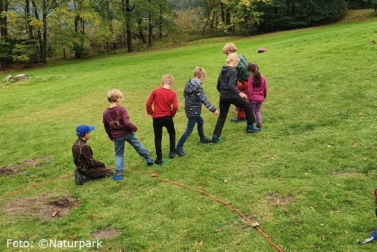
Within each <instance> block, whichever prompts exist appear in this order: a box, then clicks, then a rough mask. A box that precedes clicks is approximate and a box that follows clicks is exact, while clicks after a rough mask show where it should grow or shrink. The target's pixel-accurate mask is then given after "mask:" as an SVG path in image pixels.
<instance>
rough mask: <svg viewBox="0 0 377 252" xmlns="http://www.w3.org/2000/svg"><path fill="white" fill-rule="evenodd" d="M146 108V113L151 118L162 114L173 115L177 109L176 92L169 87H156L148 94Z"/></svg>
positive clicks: (162, 115)
mask: <svg viewBox="0 0 377 252" xmlns="http://www.w3.org/2000/svg"><path fill="white" fill-rule="evenodd" d="M152 104H153V108H152ZM146 108H147V113H148V115H151V116H152V117H153V118H159V117H164V116H171V117H174V116H175V113H176V112H177V110H178V100H177V94H176V93H175V92H174V91H173V90H171V89H165V88H162V87H159V88H156V89H154V90H153V91H152V93H151V95H150V96H149V99H148V101H147V103H146Z"/></svg>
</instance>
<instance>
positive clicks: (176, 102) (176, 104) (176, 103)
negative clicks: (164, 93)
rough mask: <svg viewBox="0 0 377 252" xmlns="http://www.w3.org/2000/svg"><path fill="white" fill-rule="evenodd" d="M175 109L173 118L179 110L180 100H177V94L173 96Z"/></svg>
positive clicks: (172, 114)
mask: <svg viewBox="0 0 377 252" xmlns="http://www.w3.org/2000/svg"><path fill="white" fill-rule="evenodd" d="M172 105H173V107H172V109H171V116H172V117H174V116H175V114H176V113H177V110H178V99H177V94H174V96H173V104H172Z"/></svg>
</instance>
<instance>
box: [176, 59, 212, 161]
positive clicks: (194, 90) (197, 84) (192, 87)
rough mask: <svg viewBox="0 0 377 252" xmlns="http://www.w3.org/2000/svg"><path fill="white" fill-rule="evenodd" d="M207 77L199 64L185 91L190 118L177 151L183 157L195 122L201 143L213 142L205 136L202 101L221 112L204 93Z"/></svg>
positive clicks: (209, 108)
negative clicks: (184, 147)
mask: <svg viewBox="0 0 377 252" xmlns="http://www.w3.org/2000/svg"><path fill="white" fill-rule="evenodd" d="M205 77H206V72H205V70H204V69H203V68H201V67H199V66H197V67H196V68H195V69H194V78H193V79H191V80H189V81H188V82H187V83H186V85H185V89H184V91H183V95H184V97H185V113H186V116H187V118H188V122H187V127H186V131H185V132H184V133H183V135H182V136H181V138H180V139H179V141H178V144H177V148H176V151H175V153H176V154H178V156H180V157H183V156H184V155H185V153H184V152H183V145H184V144H185V142H186V140H187V138H188V137H189V136H190V134H191V133H192V131H193V130H194V127H195V124H196V123H197V124H198V134H199V139H200V142H201V143H211V142H212V140H211V139H207V138H206V137H205V136H204V131H203V124H204V120H203V118H202V117H201V116H200V113H201V110H202V103H203V104H204V105H205V106H206V107H207V108H208V110H209V111H211V112H213V113H214V114H215V115H218V114H219V111H217V110H216V108H215V107H214V106H213V105H212V104H211V103H210V102H209V101H208V100H207V98H206V95H205V94H204V93H203V88H202V83H203V81H204V79H205Z"/></svg>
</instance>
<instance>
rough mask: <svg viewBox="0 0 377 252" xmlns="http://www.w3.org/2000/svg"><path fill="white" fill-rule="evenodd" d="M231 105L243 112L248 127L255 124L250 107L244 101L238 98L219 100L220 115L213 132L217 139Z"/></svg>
mask: <svg viewBox="0 0 377 252" xmlns="http://www.w3.org/2000/svg"><path fill="white" fill-rule="evenodd" d="M231 104H233V105H235V106H237V107H240V108H242V109H243V110H244V111H245V115H246V121H247V124H248V125H250V124H253V123H255V117H254V114H253V112H252V111H251V106H250V104H249V103H248V102H247V101H246V100H244V99H241V98H240V97H237V98H226V99H222V98H220V102H219V107H220V115H219V117H218V118H217V123H216V126H215V130H214V131H213V135H216V136H218V137H219V136H221V132H222V130H223V127H224V124H225V121H226V117H227V116H228V112H229V107H230V105H231Z"/></svg>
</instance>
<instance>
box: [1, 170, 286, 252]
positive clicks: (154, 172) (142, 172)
mask: <svg viewBox="0 0 377 252" xmlns="http://www.w3.org/2000/svg"><path fill="white" fill-rule="evenodd" d="M126 170H127V171H129V172H131V173H134V174H150V173H151V172H150V171H132V170H130V169H128V168H126ZM72 176H73V174H70V175H65V176H62V177H59V178H55V179H49V180H46V181H43V182H40V183H36V184H34V185H32V186H28V187H25V188H22V189H19V190H16V191H13V192H10V193H8V194H5V195H3V196H1V197H0V200H2V199H5V198H7V197H9V196H11V195H13V194H16V193H19V192H23V191H26V190H29V189H31V188H34V187H37V186H40V185H43V184H47V183H49V182H52V181H56V180H61V179H65V178H69V177H72ZM152 177H155V178H158V179H159V180H161V181H162V182H165V183H169V184H172V185H176V186H180V187H183V188H186V189H188V190H191V191H194V192H198V193H201V194H203V195H205V196H207V197H209V198H210V199H212V200H214V201H216V202H218V203H221V204H223V205H225V206H226V207H227V208H229V209H230V210H231V211H233V212H236V213H238V214H239V215H240V216H241V217H242V219H243V220H245V221H246V222H247V223H249V224H250V225H251V226H252V227H253V228H255V229H256V230H257V231H258V232H259V233H260V234H261V235H262V236H263V237H264V238H265V239H266V240H267V241H268V242H269V243H270V244H271V245H272V246H273V247H274V248H275V249H276V250H277V251H279V252H283V250H282V249H281V248H279V247H278V246H277V245H276V244H275V243H273V242H272V241H271V239H270V238H269V237H268V235H266V234H265V233H264V232H263V231H262V230H261V229H260V227H259V223H258V222H256V221H252V220H250V219H249V218H247V217H246V216H245V215H244V214H243V213H242V212H241V211H240V210H238V209H236V208H234V207H232V206H231V205H230V204H229V203H228V202H225V201H222V200H220V199H218V198H216V197H215V196H213V195H211V194H209V193H207V192H204V191H202V190H199V189H195V188H192V187H190V186H187V185H184V184H180V183H178V182H175V181H170V180H167V179H164V178H162V177H160V175H159V174H158V173H157V172H156V171H153V173H152Z"/></svg>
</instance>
